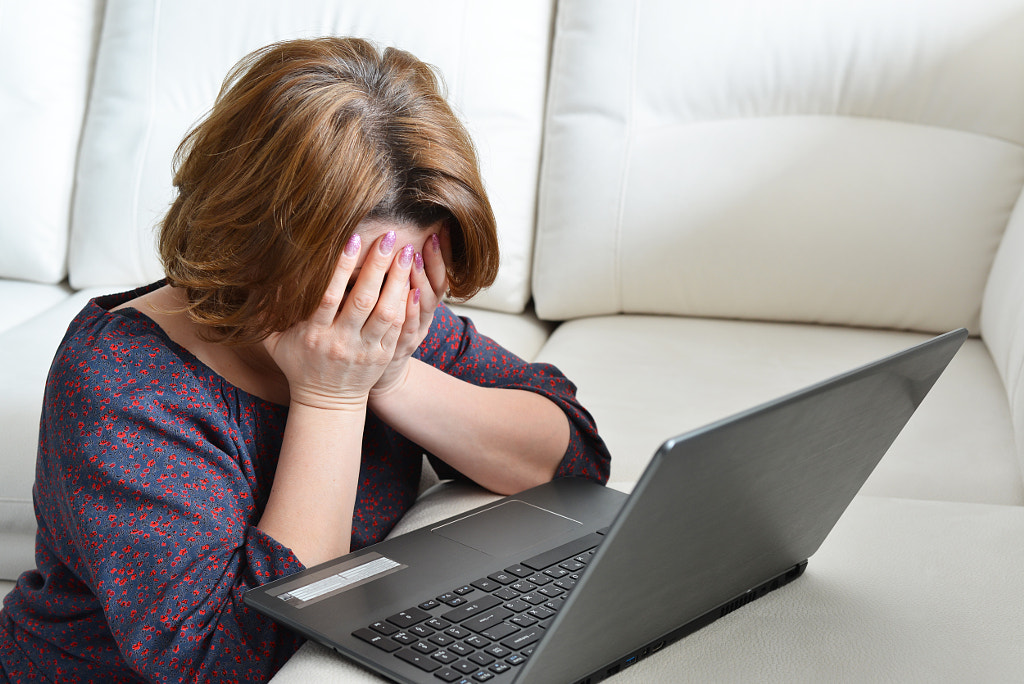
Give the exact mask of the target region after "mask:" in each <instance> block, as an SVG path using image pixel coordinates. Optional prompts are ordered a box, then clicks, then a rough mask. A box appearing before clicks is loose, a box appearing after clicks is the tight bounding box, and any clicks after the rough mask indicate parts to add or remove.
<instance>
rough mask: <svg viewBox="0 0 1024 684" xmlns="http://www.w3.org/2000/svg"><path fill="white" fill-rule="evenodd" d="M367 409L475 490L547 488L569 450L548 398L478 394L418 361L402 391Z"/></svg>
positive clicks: (485, 390) (563, 421) (480, 390)
mask: <svg viewBox="0 0 1024 684" xmlns="http://www.w3.org/2000/svg"><path fill="white" fill-rule="evenodd" d="M370 408H371V410H373V412H374V413H376V414H377V416H378V417H379V418H381V420H383V421H384V422H386V423H387V424H388V425H390V426H391V427H392V428H394V429H395V430H397V431H398V432H400V433H402V434H403V435H404V436H405V437H406V438H408V439H410V440H412V441H413V442H415V443H417V444H419V445H420V446H422V447H423V448H424V449H426V450H427V451H429V452H430V453H432V454H434V455H435V456H437V457H438V458H440V459H442V460H443V461H445V462H446V463H448V464H449V465H451V466H452V467H453V468H455V469H456V470H458V471H459V472H461V473H463V474H464V475H466V476H467V477H469V478H470V479H472V480H473V481H475V482H477V483H478V484H480V485H482V486H484V487H487V488H488V489H490V490H492V491H494V492H497V493H499V494H512V493H515V492H519V491H522V490H523V489H527V488H529V487H532V486H534V485H537V484H541V483H543V482H547V481H548V480H550V479H551V478H552V477H553V476H554V474H555V471H556V470H557V468H558V465H559V463H560V462H561V459H562V457H563V456H564V454H565V451H566V448H567V447H568V445H569V421H568V419H567V418H566V416H565V414H564V413H563V412H562V410H561V409H560V408H559V407H558V406H557V405H556V404H555V403H554V402H552V401H550V400H549V399H547V398H546V397H544V396H542V395H540V394H536V393H534V392H528V391H525V390H517V389H500V388H493V387H479V386H477V385H473V384H470V383H467V382H464V381H462V380H459V379H457V378H454V377H452V376H450V375H448V374H446V373H444V372H443V371H441V370H438V369H436V368H434V367H433V366H430V365H428V364H425V363H423V362H421V361H418V360H416V359H412V360H411V361H410V362H409V373H408V376H407V377H406V380H405V382H404V383H403V384H402V386H401V387H399V388H397V389H395V390H393V391H391V392H388V393H387V394H385V395H383V396H382V395H375V394H373V393H371V396H370Z"/></svg>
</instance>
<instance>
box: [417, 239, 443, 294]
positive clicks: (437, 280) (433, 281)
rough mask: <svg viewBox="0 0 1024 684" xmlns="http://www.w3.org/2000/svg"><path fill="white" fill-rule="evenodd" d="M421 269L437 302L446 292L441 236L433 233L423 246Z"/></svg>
mask: <svg viewBox="0 0 1024 684" xmlns="http://www.w3.org/2000/svg"><path fill="white" fill-rule="evenodd" d="M423 268H424V272H425V273H426V275H427V280H428V281H429V282H430V290H431V292H432V293H433V294H434V297H435V298H436V299H437V301H441V297H443V296H444V293H445V292H446V291H447V290H448V272H447V270H446V269H445V265H444V249H443V246H442V244H441V236H440V235H439V234H438V233H434V234H433V235H431V236H430V237H429V238H428V239H427V242H426V244H425V245H423Z"/></svg>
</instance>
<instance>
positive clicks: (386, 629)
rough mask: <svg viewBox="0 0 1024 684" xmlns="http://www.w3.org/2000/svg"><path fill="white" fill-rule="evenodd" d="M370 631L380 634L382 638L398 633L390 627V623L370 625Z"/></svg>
mask: <svg viewBox="0 0 1024 684" xmlns="http://www.w3.org/2000/svg"><path fill="white" fill-rule="evenodd" d="M370 629H372V630H373V631H375V632H380V633H381V634H383V635H384V636H391V635H392V634H394V633H395V632H397V631H398V628H397V627H395V626H394V625H392V624H391V623H390V622H382V621H377V622H374V623H373V624H372V625H370Z"/></svg>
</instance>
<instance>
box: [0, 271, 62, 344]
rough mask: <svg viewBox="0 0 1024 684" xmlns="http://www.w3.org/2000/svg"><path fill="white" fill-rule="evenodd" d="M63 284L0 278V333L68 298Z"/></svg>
mask: <svg viewBox="0 0 1024 684" xmlns="http://www.w3.org/2000/svg"><path fill="white" fill-rule="evenodd" d="M70 294H71V291H70V290H69V289H68V288H67V286H65V285H43V284H40V283H30V282H27V281H24V280H6V279H0V334H3V333H4V331H6V330H10V329H11V328H13V327H15V326H16V325H18V324H19V323H22V322H23V321H27V320H28V319H30V318H32V317H33V316H36V315H37V314H39V313H40V312H42V311H46V310H47V309H49V308H50V307H52V306H56V305H57V304H59V303H60V302H61V301H63V300H65V299H67V298H68V296H69V295H70Z"/></svg>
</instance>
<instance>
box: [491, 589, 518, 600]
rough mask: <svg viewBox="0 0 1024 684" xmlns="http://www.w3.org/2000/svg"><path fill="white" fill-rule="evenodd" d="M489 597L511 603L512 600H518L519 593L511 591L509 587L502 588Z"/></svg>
mask: <svg viewBox="0 0 1024 684" xmlns="http://www.w3.org/2000/svg"><path fill="white" fill-rule="evenodd" d="M491 596H497V597H498V598H500V599H501V600H502V601H511V600H512V599H516V598H519V592H518V591H513V590H512V589H511V588H510V587H502V588H501V589H499V590H498V591H495V592H492V593H491Z"/></svg>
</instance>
